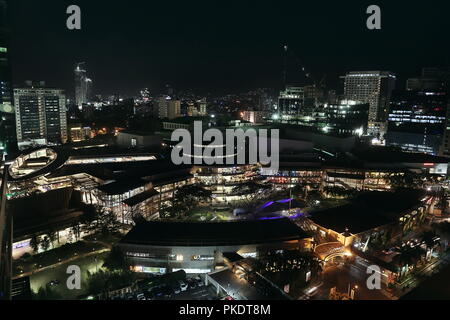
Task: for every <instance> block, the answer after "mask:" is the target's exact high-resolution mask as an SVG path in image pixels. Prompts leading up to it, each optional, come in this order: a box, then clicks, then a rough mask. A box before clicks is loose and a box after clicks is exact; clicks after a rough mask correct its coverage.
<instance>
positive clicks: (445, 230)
mask: <svg viewBox="0 0 450 320" xmlns="http://www.w3.org/2000/svg"><path fill="white" fill-rule="evenodd" d="M434 226H435V229H436V231H437V233H438V234H439V235H440V236H441V238H442V239H443V240H444V250H446V249H447V246H448V242H449V241H450V222H448V221H444V222H441V223H439V224H435V225H434Z"/></svg>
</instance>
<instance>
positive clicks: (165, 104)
mask: <svg viewBox="0 0 450 320" xmlns="http://www.w3.org/2000/svg"><path fill="white" fill-rule="evenodd" d="M155 107H156V110H158V117H159V118H160V119H165V118H168V119H170V120H171V119H174V118H177V117H179V116H180V115H181V101H180V100H171V99H170V97H160V98H159V99H157V100H156V101H155Z"/></svg>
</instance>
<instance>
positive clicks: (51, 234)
mask: <svg viewBox="0 0 450 320" xmlns="http://www.w3.org/2000/svg"><path fill="white" fill-rule="evenodd" d="M47 238H48V240H49V242H50V244H51V246H52V249H53V248H54V242H55V241H56V238H57V235H56V231H55V230H53V229H50V230H48V231H47ZM58 240H59V239H58Z"/></svg>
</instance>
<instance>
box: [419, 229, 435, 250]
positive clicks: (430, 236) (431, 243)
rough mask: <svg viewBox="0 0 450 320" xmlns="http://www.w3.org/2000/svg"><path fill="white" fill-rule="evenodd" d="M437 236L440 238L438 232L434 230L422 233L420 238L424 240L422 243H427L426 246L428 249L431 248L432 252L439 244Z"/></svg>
mask: <svg viewBox="0 0 450 320" xmlns="http://www.w3.org/2000/svg"><path fill="white" fill-rule="evenodd" d="M437 238H438V236H437V234H436V232H434V231H432V230H429V231H425V232H423V233H422V234H421V235H420V239H421V240H422V243H423V244H425V246H426V248H427V249H428V250H431V252H432V253H433V249H434V248H435V247H436V245H437V244H438V241H437Z"/></svg>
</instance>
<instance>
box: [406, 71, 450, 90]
mask: <svg viewBox="0 0 450 320" xmlns="http://www.w3.org/2000/svg"><path fill="white" fill-rule="evenodd" d="M449 76H450V72H449V71H445V70H443V69H439V68H423V69H422V74H421V76H420V77H416V78H409V79H408V80H407V81H406V90H409V91H442V90H444V89H445V88H446V86H447V85H448V80H449Z"/></svg>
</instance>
